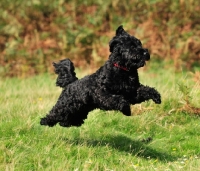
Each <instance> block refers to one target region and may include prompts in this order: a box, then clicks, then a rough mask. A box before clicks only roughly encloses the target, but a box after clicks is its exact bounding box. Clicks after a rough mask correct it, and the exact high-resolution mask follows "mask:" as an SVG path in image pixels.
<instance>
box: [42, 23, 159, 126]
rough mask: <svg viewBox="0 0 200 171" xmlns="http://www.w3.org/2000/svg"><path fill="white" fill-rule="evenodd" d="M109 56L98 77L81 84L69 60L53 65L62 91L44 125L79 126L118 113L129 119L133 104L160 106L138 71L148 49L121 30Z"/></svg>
mask: <svg viewBox="0 0 200 171" xmlns="http://www.w3.org/2000/svg"><path fill="white" fill-rule="evenodd" d="M109 46H110V52H111V54H110V56H109V59H108V61H107V62H106V63H105V65H104V66H102V67H100V68H99V69H98V70H97V71H96V73H94V74H92V75H89V76H86V77H84V78H82V79H80V80H78V78H77V77H76V74H75V72H74V66H73V63H72V62H71V61H70V60H69V59H64V60H61V61H60V62H59V63H53V65H54V67H55V73H56V74H58V78H57V81H56V85H57V86H60V87H62V88H63V91H62V93H61V95H60V97H59V99H58V101H57V103H56V105H55V106H54V107H53V109H52V110H51V111H50V113H49V114H48V115H47V116H46V117H44V118H42V119H41V122H40V124H41V125H48V126H54V125H56V124H57V123H59V124H60V125H61V126H64V127H70V126H80V125H81V124H83V123H84V119H86V118H87V115H88V113H89V112H90V111H92V110H94V109H96V108H99V109H102V110H118V111H121V112H122V113H123V114H124V115H126V116H130V115H131V110H130V104H136V103H141V102H144V101H146V100H150V99H152V100H153V101H154V102H155V103H157V104H160V103H161V97H160V94H159V93H158V92H157V91H156V90H155V89H154V88H151V87H148V86H144V85H142V84H140V82H139V77H138V72H137V69H138V68H140V67H143V66H144V65H145V61H148V60H149V59H150V54H149V52H148V49H145V48H143V47H142V44H141V42H140V40H138V39H137V38H135V37H134V36H131V35H129V34H128V33H127V32H125V31H124V29H123V27H122V26H120V27H119V28H118V29H117V30H116V36H115V37H113V39H112V40H111V41H110V43H109Z"/></svg>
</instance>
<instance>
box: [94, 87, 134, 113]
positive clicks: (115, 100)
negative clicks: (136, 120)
mask: <svg viewBox="0 0 200 171" xmlns="http://www.w3.org/2000/svg"><path fill="white" fill-rule="evenodd" d="M96 95H97V96H96V99H95V101H96V104H98V107H99V108H100V109H103V110H119V111H120V112H122V113H123V114H124V115H126V116H131V110H130V103H129V102H128V101H127V100H125V99H124V98H123V96H120V95H113V94H109V93H108V92H104V91H101V90H98V92H97V93H96Z"/></svg>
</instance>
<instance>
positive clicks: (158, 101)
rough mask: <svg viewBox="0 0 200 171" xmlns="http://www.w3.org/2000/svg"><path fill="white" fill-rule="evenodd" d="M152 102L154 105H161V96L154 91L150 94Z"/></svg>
mask: <svg viewBox="0 0 200 171" xmlns="http://www.w3.org/2000/svg"><path fill="white" fill-rule="evenodd" d="M152 100H153V101H154V102H155V103H156V104H161V96H160V94H159V93H158V92H157V91H155V92H154V93H153V94H152Z"/></svg>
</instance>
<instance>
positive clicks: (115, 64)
mask: <svg viewBox="0 0 200 171" xmlns="http://www.w3.org/2000/svg"><path fill="white" fill-rule="evenodd" d="M113 65H114V66H115V67H117V68H120V69H122V70H124V71H128V68H126V67H123V66H120V65H118V64H117V63H114V64H113Z"/></svg>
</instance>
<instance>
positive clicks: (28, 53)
mask: <svg viewBox="0 0 200 171" xmlns="http://www.w3.org/2000/svg"><path fill="white" fill-rule="evenodd" d="M199 12H200V1H197V0H187V1H185V0H124V1H120V0H106V1H104V0H96V1H93V0H55V1H54V0H49V1H44V0H1V1H0V14H1V15H0V75H3V76H9V77H13V76H17V77H27V76H30V75H35V74H39V73H44V72H52V71H53V68H52V64H51V63H52V61H58V60H60V59H63V58H70V59H71V60H72V61H73V62H74V64H75V66H76V67H80V68H85V67H88V66H89V67H90V68H91V69H92V68H94V69H96V68H97V67H99V66H100V65H102V64H103V63H104V62H105V60H107V58H108V56H109V48H108V42H109V40H110V39H111V38H112V37H113V36H114V34H115V30H116V28H117V27H118V26H119V25H121V24H122V25H123V26H124V28H125V30H127V31H128V32H129V33H131V34H132V35H134V36H136V37H137V38H139V39H141V41H142V43H143V45H144V47H147V48H148V49H149V50H150V53H151V56H152V58H153V59H154V60H157V62H162V61H170V62H168V63H170V65H171V66H173V67H174V68H175V69H176V71H180V70H181V69H186V70H193V69H194V68H199V66H200V15H199Z"/></svg>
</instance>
